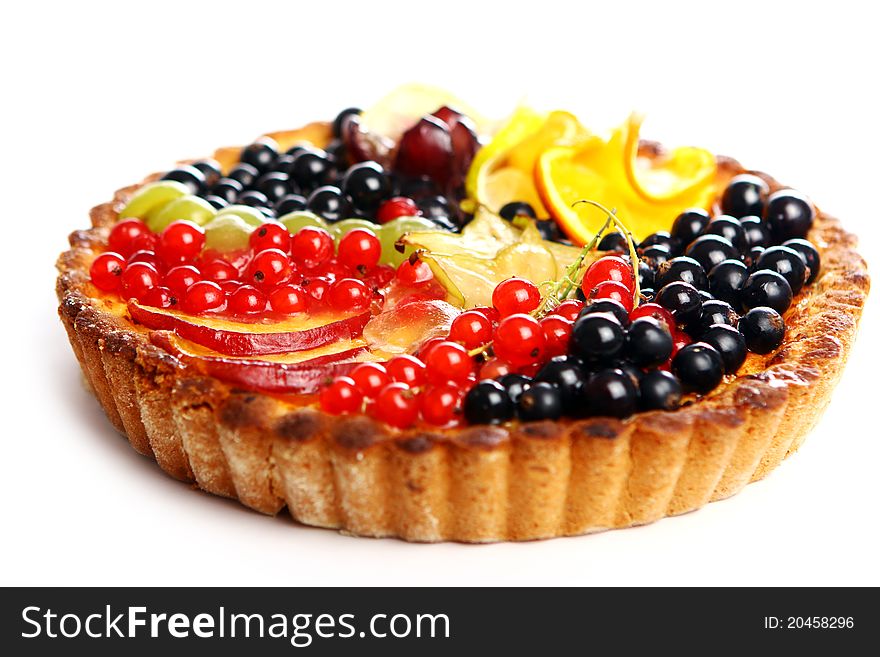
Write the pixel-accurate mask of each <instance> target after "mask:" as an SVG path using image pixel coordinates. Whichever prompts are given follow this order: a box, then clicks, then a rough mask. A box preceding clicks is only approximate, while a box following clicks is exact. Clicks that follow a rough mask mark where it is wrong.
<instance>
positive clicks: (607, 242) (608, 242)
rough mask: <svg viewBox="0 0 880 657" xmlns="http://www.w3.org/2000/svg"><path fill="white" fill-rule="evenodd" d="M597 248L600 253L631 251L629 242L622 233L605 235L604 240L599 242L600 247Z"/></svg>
mask: <svg viewBox="0 0 880 657" xmlns="http://www.w3.org/2000/svg"><path fill="white" fill-rule="evenodd" d="M596 248H597V249H599V250H600V251H622V252H626V251H628V250H629V242H628V241H627V239H626V236H624V235H623V234H622V233H617V232H613V233H605V235H604V236H603V237H602V239H601V240H599V245H598V246H597V247H596Z"/></svg>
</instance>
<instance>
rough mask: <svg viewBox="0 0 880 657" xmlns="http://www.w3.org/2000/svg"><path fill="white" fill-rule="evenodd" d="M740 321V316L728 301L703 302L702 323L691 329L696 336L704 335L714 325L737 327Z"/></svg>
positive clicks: (711, 300) (712, 300)
mask: <svg viewBox="0 0 880 657" xmlns="http://www.w3.org/2000/svg"><path fill="white" fill-rule="evenodd" d="M738 321H739V315H737V314H736V311H735V310H734V309H733V308H732V307H731V305H730V304H729V303H727V302H726V301H721V300H720V299H710V300H709V301H704V302H703V307H702V308H701V309H700V321H699V323H698V324H697V326H695V327H688V328H691V331H692V332H693V334H694V335H702V334H703V332H705V331H706V330H707V329H708V328H709V327H710V326H712V325H713V324H727V325H728V326H736V323H737V322H738Z"/></svg>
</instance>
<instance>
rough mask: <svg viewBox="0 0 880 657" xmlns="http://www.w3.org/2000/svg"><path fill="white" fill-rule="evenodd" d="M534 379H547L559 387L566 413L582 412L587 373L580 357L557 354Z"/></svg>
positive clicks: (579, 413)
mask: <svg viewBox="0 0 880 657" xmlns="http://www.w3.org/2000/svg"><path fill="white" fill-rule="evenodd" d="M534 380H535V381H546V382H547V383H552V384H554V385H556V386H558V387H559V392H560V394H561V396H562V407H563V410H564V412H565V414H566V415H572V416H574V415H581V414H582V411H583V408H582V407H583V400H582V395H583V390H584V384H586V382H587V375H586V373H585V372H584V365H583V363H582V362H581V361H580V359H578V358H575V357H574V356H555V357H553V358H551V359H550V360H549V361H548V362H547V363H546V364H545V365H544V366H543V367H542V368H541V369H540V370H539V371H538V374H537V375H536V376H535V379H534Z"/></svg>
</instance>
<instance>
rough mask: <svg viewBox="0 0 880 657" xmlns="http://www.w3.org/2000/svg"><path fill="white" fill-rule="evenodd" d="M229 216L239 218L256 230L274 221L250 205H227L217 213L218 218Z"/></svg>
mask: <svg viewBox="0 0 880 657" xmlns="http://www.w3.org/2000/svg"><path fill="white" fill-rule="evenodd" d="M228 214H231V215H233V216H235V217H239V218H240V219H242V220H243V221H244V222H245V223H247V224H250V225H251V226H253V227H254V228H256V227H257V226H262V225H263V224H264V223H266V222H267V221H272V220H271V219H269V218H268V217H267V216H266V215H264V214H263V213H262V212H260V211H259V210H257V209H256V208H252V207H251V206H249V205H227V206H226V207H225V208H223V209H222V210H220V212H218V213H217V216H218V217H225V216H226V215H228Z"/></svg>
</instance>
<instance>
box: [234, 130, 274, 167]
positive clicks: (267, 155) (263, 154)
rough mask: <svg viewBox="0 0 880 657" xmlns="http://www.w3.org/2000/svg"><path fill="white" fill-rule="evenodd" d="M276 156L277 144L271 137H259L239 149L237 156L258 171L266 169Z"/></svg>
mask: <svg viewBox="0 0 880 657" xmlns="http://www.w3.org/2000/svg"><path fill="white" fill-rule="evenodd" d="M277 157H278V144H277V143H276V142H275V140H274V139H272V138H271V137H261V138H260V139H258V140H257V141H255V142H254V143H253V144H250V145H248V146H245V147H244V148H243V149H242V150H241V157H240V158H239V159H240V160H241V161H242V162H244V163H245V164H250V165H251V166H252V167H254V168H256V169H257V170H258V171H268V170H269V169H270V168H271V166H272V164H273V163H274V162H275V160H276V158H277Z"/></svg>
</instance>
